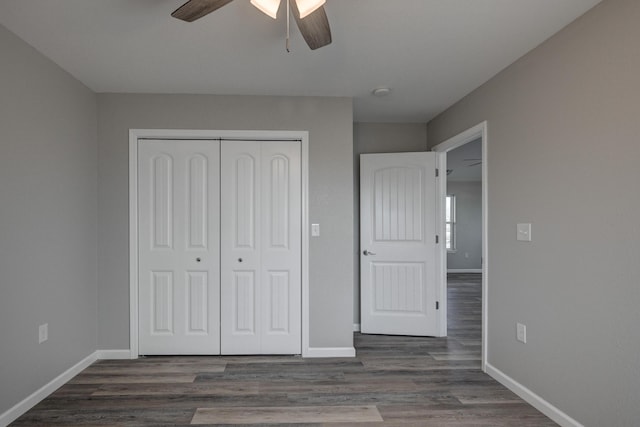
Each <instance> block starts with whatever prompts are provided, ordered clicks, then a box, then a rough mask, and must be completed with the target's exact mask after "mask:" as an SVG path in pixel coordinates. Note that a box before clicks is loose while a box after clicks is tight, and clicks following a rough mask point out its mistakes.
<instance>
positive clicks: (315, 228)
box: [311, 224, 320, 237]
mask: <svg viewBox="0 0 640 427" xmlns="http://www.w3.org/2000/svg"><path fill="white" fill-rule="evenodd" d="M318 236H320V224H311V237H318Z"/></svg>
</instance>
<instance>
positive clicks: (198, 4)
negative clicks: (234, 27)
mask: <svg viewBox="0 0 640 427" xmlns="http://www.w3.org/2000/svg"><path fill="white" fill-rule="evenodd" d="M232 1H233V0H189V1H188V2H186V3H185V4H183V5H182V6H180V7H179V8H177V9H176V10H175V11H174V12H173V13H172V14H171V16H173V17H174V18H178V19H182V20H183V21H187V22H193V21H195V20H196V19H200V18H202V17H203V16H205V15H208V14H210V13H211V12H213V11H214V10H217V9H220V8H221V7H222V6H224V5H226V4H229V3H231V2H232Z"/></svg>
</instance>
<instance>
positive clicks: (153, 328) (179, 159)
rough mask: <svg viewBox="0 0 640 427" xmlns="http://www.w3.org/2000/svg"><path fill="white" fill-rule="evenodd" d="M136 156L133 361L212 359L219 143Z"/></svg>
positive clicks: (154, 144) (153, 143) (161, 146)
mask: <svg viewBox="0 0 640 427" xmlns="http://www.w3.org/2000/svg"><path fill="white" fill-rule="evenodd" d="M138 150H139V151H138V194H139V197H138V211H139V217H138V218H139V223H138V230H139V239H138V245H139V252H138V254H139V255H138V256H139V258H138V263H139V265H138V275H139V277H138V281H139V319H138V322H139V350H138V351H139V354H156V355H158V354H219V352H220V326H219V325H220V297H219V294H220V284H219V278H220V253H219V244H218V242H219V233H220V231H219V223H220V222H219V212H220V209H219V200H220V196H219V194H220V193H219V192H220V182H219V164H220V143H219V142H218V141H206V140H201V141H193V140H183V141H176V140H144V141H139V144H138Z"/></svg>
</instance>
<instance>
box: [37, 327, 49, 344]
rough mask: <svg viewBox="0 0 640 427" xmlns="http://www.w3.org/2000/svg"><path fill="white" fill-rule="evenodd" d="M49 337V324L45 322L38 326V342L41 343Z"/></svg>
mask: <svg viewBox="0 0 640 427" xmlns="http://www.w3.org/2000/svg"><path fill="white" fill-rule="evenodd" d="M48 339H49V324H48V323H45V324H44V325H40V326H39V327H38V343H39V344H42V343H43V342H45V341H46V340H48Z"/></svg>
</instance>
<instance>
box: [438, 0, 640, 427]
mask: <svg viewBox="0 0 640 427" xmlns="http://www.w3.org/2000/svg"><path fill="white" fill-rule="evenodd" d="M638 22H640V2H638V1H637V0H605V1H604V2H603V3H601V4H600V5H598V6H596V7H595V8H594V9H593V10H591V11H590V12H588V13H587V14H585V15H584V16H583V17H581V18H580V19H578V20H577V21H576V22H574V23H573V24H571V25H569V26H568V27H567V28H565V29H564V30H563V31H561V32H560V33H558V34H557V35H555V36H554V37H552V38H551V39H549V40H548V41H547V42H545V43H544V44H543V45H541V46H540V47H538V48H536V49H535V50H533V51H532V52H530V53H529V54H527V55H526V56H524V57H523V58H521V59H520V60H519V61H517V62H516V63H514V64H513V65H511V66H510V67H508V68H507V69H505V70H504V71H503V72H501V73H500V74H498V75H497V76H496V77H495V78H493V79H491V80H490V81H489V82H487V83H486V84H484V85H483V86H482V87H480V88H478V89H477V90H476V91H474V92H473V93H472V94H470V95H469V96H467V97H465V98H464V99H462V100H461V101H460V102H458V103H457V104H455V105H454V106H453V107H452V108H450V109H449V110H447V111H446V112H445V113H443V114H442V115H440V116H439V117H437V118H436V119H434V120H433V121H432V122H430V123H429V125H428V130H429V142H430V144H432V145H436V144H438V143H440V142H442V141H444V140H446V139H447V138H449V137H451V136H453V135H456V134H457V133H459V132H461V131H463V130H465V129H467V128H469V127H471V126H473V125H476V124H477V123H479V122H481V121H483V120H488V156H487V157H488V158H487V159H486V161H487V162H488V163H487V167H488V185H489V187H488V192H489V201H488V209H489V218H488V221H489V236H488V237H489V239H488V244H489V254H488V255H489V259H488V261H489V283H488V286H489V295H488V304H489V308H488V310H489V312H488V315H489V325H488V326H489V330H488V339H489V356H488V362H489V363H490V364H491V365H493V366H495V367H496V368H498V369H500V370H501V371H503V372H504V373H506V374H507V375H509V376H510V377H512V378H514V379H515V380H516V381H518V382H519V383H521V384H523V385H524V386H526V387H528V388H529V389H530V390H532V391H533V392H534V393H537V394H538V395H540V396H542V397H543V398H544V399H546V400H547V401H549V402H550V403H551V404H553V405H555V406H557V407H558V408H560V409H561V410H563V411H564V412H566V413H567V414H569V415H570V416H572V417H573V418H575V419H577V420H578V421H579V422H581V423H583V424H584V425H586V426H632V425H637V424H638V420H640V356H639V355H640V339H639V336H640V335H639V333H638V327H639V325H640V310H639V309H638V307H640V285H639V281H638V260H639V259H640V222H638V218H640V191H638V183H640V167H639V166H638V162H639V160H640V141H639V138H638V119H639V118H640V107H639V100H640V48H639V47H638V41H639V40H640V25H638ZM518 222H531V223H532V224H533V230H532V236H533V241H532V242H531V243H525V242H518V241H516V233H515V230H516V223H518ZM516 322H523V323H525V324H526V325H527V337H528V343H527V344H521V343H518V342H517V341H516V339H515V336H516V334H515V324H516Z"/></svg>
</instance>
